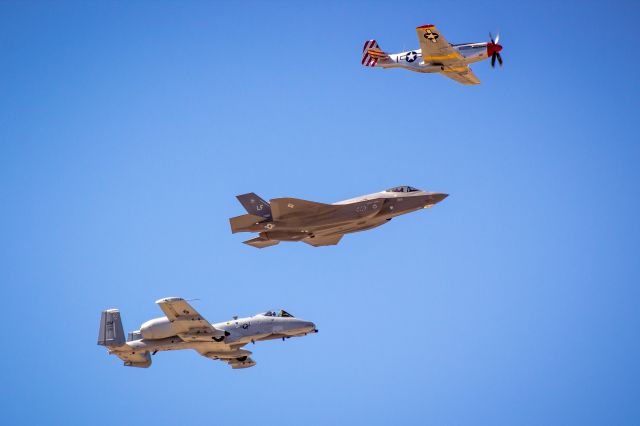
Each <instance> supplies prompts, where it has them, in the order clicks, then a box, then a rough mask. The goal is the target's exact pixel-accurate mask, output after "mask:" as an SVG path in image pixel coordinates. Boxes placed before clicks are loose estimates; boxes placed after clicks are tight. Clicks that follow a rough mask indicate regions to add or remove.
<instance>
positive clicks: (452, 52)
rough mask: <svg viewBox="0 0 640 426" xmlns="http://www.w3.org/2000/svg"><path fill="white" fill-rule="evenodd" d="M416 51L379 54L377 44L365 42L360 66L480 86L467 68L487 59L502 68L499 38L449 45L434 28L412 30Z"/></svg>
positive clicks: (492, 64) (424, 27) (369, 41)
mask: <svg viewBox="0 0 640 426" xmlns="http://www.w3.org/2000/svg"><path fill="white" fill-rule="evenodd" d="M416 31H417V33H418V40H419V41H420V49H416V50H410V51H407V52H400V53H386V52H383V51H382V50H380V46H378V42H377V41H375V40H367V41H366V42H365V43H364V47H363V49H362V65H364V66H365V67H382V68H405V69H408V70H410V71H415V72H422V73H439V74H442V75H444V76H445V77H449V78H451V79H453V80H455V81H457V82H458V83H462V84H480V80H478V77H476V76H475V74H474V73H473V71H471V68H469V64H472V63H474V62H479V61H482V60H485V59H489V58H491V66H492V67H495V64H496V59H497V60H498V63H499V64H500V66H502V57H501V56H500V51H501V50H502V46H501V45H499V44H498V41H499V40H500V36H499V35H498V36H496V39H495V40H494V39H493V36H492V35H491V34H489V38H490V41H488V42H478V43H464V44H449V42H448V41H447V40H445V38H444V37H443V36H442V34H441V33H440V31H439V30H438V29H437V28H436V27H435V25H423V26H421V27H418V28H416Z"/></svg>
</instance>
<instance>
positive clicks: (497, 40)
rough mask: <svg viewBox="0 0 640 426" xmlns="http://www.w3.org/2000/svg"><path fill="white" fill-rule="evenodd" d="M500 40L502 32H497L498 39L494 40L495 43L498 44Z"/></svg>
mask: <svg viewBox="0 0 640 426" xmlns="http://www.w3.org/2000/svg"><path fill="white" fill-rule="evenodd" d="M499 41H500V33H498V34H496V41H494V43H495V44H498V42H499Z"/></svg>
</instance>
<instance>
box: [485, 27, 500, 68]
mask: <svg viewBox="0 0 640 426" xmlns="http://www.w3.org/2000/svg"><path fill="white" fill-rule="evenodd" d="M489 39H491V41H490V42H489V43H487V56H491V66H492V67H495V66H496V58H498V63H499V64H500V66H502V56H500V51H501V50H502V46H500V45H499V44H498V41H499V40H500V34H498V35H497V36H496V39H495V41H494V40H493V36H492V35H491V33H489Z"/></svg>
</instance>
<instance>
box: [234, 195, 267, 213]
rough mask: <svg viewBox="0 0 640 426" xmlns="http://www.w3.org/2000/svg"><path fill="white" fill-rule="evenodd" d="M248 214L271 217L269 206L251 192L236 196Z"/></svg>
mask: <svg viewBox="0 0 640 426" xmlns="http://www.w3.org/2000/svg"><path fill="white" fill-rule="evenodd" d="M236 198H237V199H238V201H240V204H242V206H243V207H244V208H245V210H247V212H248V213H249V214H252V215H256V216H260V217H264V218H266V219H271V206H270V205H269V203H267V202H266V201H265V200H263V199H262V198H260V197H259V196H258V195H256V194H255V193H253V192H250V193H248V194H242V195H238V196H236Z"/></svg>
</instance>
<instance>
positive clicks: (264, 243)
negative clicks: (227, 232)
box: [243, 237, 280, 248]
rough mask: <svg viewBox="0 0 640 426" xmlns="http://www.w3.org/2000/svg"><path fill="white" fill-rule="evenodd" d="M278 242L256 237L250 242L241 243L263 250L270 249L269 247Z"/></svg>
mask: <svg viewBox="0 0 640 426" xmlns="http://www.w3.org/2000/svg"><path fill="white" fill-rule="evenodd" d="M279 242H280V241H277V240H268V239H266V238H262V237H257V238H254V239H252V240H247V241H243V243H245V244H247V245H250V246H253V247H256V248H265V247H271V246H275V245H276V244H278V243H279Z"/></svg>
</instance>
